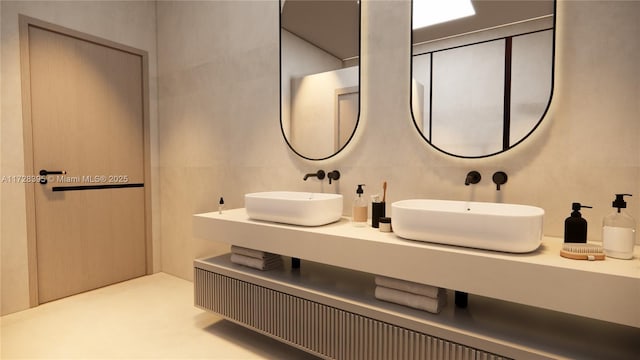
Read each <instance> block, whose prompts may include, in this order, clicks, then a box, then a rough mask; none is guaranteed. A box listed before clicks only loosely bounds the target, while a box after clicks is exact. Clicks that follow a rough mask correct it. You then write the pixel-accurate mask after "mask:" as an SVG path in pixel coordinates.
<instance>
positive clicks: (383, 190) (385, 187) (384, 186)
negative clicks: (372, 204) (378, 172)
mask: <svg viewBox="0 0 640 360" xmlns="http://www.w3.org/2000/svg"><path fill="white" fill-rule="evenodd" d="M385 200H387V182H386V181H385V182H383V183H382V202H386V201H385Z"/></svg>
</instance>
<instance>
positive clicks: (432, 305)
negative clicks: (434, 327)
mask: <svg viewBox="0 0 640 360" xmlns="http://www.w3.org/2000/svg"><path fill="white" fill-rule="evenodd" d="M375 296H376V299H379V300H384V301H388V302H392V303H395V304H399V305H404V306H408V307H412V308H414V309H419V310H424V311H428V312H431V313H434V314H437V313H439V312H440V310H442V308H443V307H445V306H446V305H447V296H446V291H444V292H443V293H442V295H439V296H438V297H437V298H430V297H426V296H421V295H416V294H411V293H408V292H404V291H400V290H396V289H390V288H386V287H384V286H376V292H375Z"/></svg>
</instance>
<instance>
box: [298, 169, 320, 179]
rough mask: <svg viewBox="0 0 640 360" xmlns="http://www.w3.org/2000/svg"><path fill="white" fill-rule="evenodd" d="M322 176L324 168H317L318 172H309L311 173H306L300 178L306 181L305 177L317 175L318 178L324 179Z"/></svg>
mask: <svg viewBox="0 0 640 360" xmlns="http://www.w3.org/2000/svg"><path fill="white" fill-rule="evenodd" d="M324 176H325V173H324V170H318V172H315V173H311V174H306V175H305V176H304V177H303V178H302V180H304V181H307V179H308V178H310V177H317V178H318V180H322V179H324Z"/></svg>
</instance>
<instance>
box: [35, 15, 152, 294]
mask: <svg viewBox="0 0 640 360" xmlns="http://www.w3.org/2000/svg"><path fill="white" fill-rule="evenodd" d="M28 63H29V68H28V71H29V88H30V89H29V97H30V102H31V105H30V106H31V110H30V112H31V114H30V117H31V136H32V139H31V144H32V151H33V169H34V170H35V172H36V174H45V173H44V172H43V170H44V171H48V172H49V174H47V175H46V176H42V178H41V179H40V181H43V179H45V178H46V180H47V183H46V184H40V183H36V184H34V194H33V195H34V203H35V206H34V208H35V229H36V230H35V238H36V244H35V247H36V256H37V292H38V303H43V302H47V301H51V300H55V299H58V298H61V297H65V296H69V295H73V294H77V293H80V292H83V291H87V290H91V289H95V288H98V287H102V286H105V285H108V284H112V283H116V282H119V281H123V280H128V279H131V278H134V277H138V276H141V275H144V274H146V272H147V255H146V252H147V245H146V243H147V242H146V238H145V229H146V227H145V191H144V190H145V189H144V181H145V171H144V166H145V165H144V158H145V156H144V149H145V146H144V116H145V115H144V108H145V106H144V101H145V100H144V86H143V81H144V80H143V79H145V77H144V76H143V71H144V69H145V66H143V58H142V57H141V56H140V55H139V54H135V53H131V52H128V51H123V50H121V49H118V48H115V47H112V46H107V45H103V44H100V43H97V42H95V41H89V40H83V39H81V38H79V37H77V36H71V35H69V34H65V33H62V32H58V31H54V30H49V29H47V28H43V27H39V26H34V25H32V24H31V25H29V26H28ZM61 171H66V174H65V173H63V174H60V173H57V172H61Z"/></svg>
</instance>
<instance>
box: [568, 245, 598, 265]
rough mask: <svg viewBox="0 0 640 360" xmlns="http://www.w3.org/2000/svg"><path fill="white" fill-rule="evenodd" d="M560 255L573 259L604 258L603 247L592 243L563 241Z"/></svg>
mask: <svg viewBox="0 0 640 360" xmlns="http://www.w3.org/2000/svg"><path fill="white" fill-rule="evenodd" d="M560 256H562V257H565V258H568V259H574V260H591V261H593V260H604V249H603V248H602V246H599V245H593V244H576V243H564V244H563V245H562V250H560Z"/></svg>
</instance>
